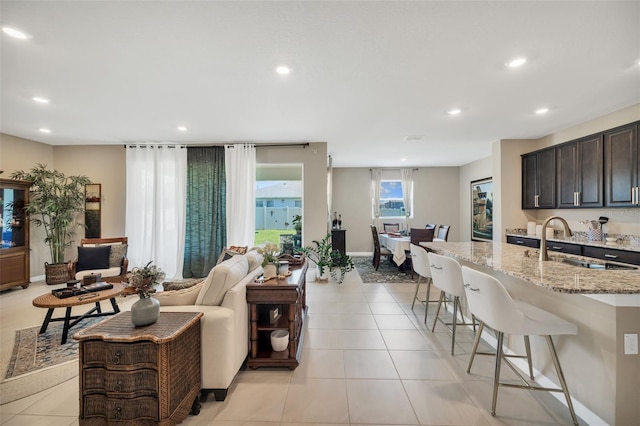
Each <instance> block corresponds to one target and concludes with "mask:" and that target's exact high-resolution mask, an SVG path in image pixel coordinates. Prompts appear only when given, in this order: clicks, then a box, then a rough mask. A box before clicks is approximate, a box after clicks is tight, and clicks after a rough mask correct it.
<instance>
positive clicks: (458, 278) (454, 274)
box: [425, 252, 476, 355]
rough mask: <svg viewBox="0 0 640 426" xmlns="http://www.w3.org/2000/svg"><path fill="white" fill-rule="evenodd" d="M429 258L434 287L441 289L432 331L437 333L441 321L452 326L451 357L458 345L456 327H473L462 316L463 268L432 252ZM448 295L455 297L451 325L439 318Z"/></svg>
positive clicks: (456, 262) (474, 325) (474, 324)
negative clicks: (437, 325)
mask: <svg viewBox="0 0 640 426" xmlns="http://www.w3.org/2000/svg"><path fill="white" fill-rule="evenodd" d="M427 256H428V257H429V267H430V269H431V278H432V280H433V285H434V286H435V287H437V288H439V289H440V299H439V300H438V308H437V309H436V317H435V318H434V320H433V327H431V331H432V332H433V331H435V329H436V324H437V322H438V321H440V322H441V323H442V324H444V325H445V326H448V325H451V327H452V328H451V355H453V354H454V353H453V352H454V348H455V343H456V326H458V325H471V324H469V323H466V322H465V321H464V316H462V306H461V305H460V298H461V297H463V296H464V295H465V293H464V287H463V282H462V271H461V269H460V268H461V266H460V264H459V263H458V261H456V260H455V259H452V258H450V257H446V256H442V255H439V254H435V253H432V252H429V253H427ZM446 294H449V295H450V296H453V320H452V322H451V323H446V322H444V321H443V320H442V319H440V317H439V316H440V307H441V306H442V303H444V302H445V300H446V299H445V295H446ZM445 309H446V307H445ZM458 310H459V311H460V318H461V319H462V322H458V319H457V316H458ZM472 319H473V321H472V324H473V330H474V331H475V329H476V323H475V318H473V317H472ZM425 323H426V317H425Z"/></svg>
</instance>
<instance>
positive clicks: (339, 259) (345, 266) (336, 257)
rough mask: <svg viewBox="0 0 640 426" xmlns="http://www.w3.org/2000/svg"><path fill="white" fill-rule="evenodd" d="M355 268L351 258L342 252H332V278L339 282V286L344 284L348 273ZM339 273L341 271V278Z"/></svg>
mask: <svg viewBox="0 0 640 426" xmlns="http://www.w3.org/2000/svg"><path fill="white" fill-rule="evenodd" d="M354 267H355V266H354V264H353V260H352V259H351V256H348V255H346V254H342V252H341V251H340V250H334V251H332V252H331V276H332V277H333V278H334V279H335V280H336V281H338V284H342V282H343V281H344V276H345V275H346V273H347V272H349V271H351V270H353V268H354ZM338 271H340V275H339V276H338Z"/></svg>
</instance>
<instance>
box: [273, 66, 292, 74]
mask: <svg viewBox="0 0 640 426" xmlns="http://www.w3.org/2000/svg"><path fill="white" fill-rule="evenodd" d="M276 72H277V73H278V74H280V75H287V74H290V73H291V68H290V67H289V66H288V65H278V66H277V67H276Z"/></svg>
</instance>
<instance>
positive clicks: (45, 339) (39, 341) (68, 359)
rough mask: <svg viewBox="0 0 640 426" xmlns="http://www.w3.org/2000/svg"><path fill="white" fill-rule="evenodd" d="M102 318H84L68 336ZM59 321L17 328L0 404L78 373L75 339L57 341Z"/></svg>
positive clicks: (3, 381) (3, 382) (22, 396)
mask: <svg viewBox="0 0 640 426" xmlns="http://www.w3.org/2000/svg"><path fill="white" fill-rule="evenodd" d="M103 319H104V318H87V319H85V320H83V321H82V322H81V323H80V324H77V325H76V326H75V327H73V328H72V329H71V335H73V333H75V332H77V331H78V330H81V329H83V328H86V327H89V326H90V325H93V324H95V323H97V322H99V321H101V320H103ZM62 327H63V324H62V322H53V323H50V324H49V327H48V328H47V331H46V333H44V334H38V332H39V331H40V326H39V325H38V326H34V327H29V328H23V329H21V330H17V331H16V336H15V343H14V346H13V353H12V355H11V359H10V360H9V363H8V366H7V369H6V372H5V373H4V376H3V380H2V382H1V383H0V404H6V403H7V402H11V401H15V400H16V399H20V398H24V397H25V396H29V395H32V394H34V393H37V392H40V391H43V390H45V389H48V388H50V387H52V386H55V385H57V384H59V383H62V382H64V381H66V380H69V379H71V378H73V377H75V376H77V375H78V372H79V370H78V368H79V367H78V342H77V341H76V340H74V339H73V338H71V335H70V336H69V338H68V339H67V343H65V344H64V345H61V344H60V340H61V338H62Z"/></svg>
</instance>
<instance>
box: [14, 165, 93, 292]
mask: <svg viewBox="0 0 640 426" xmlns="http://www.w3.org/2000/svg"><path fill="white" fill-rule="evenodd" d="M11 178H12V179H17V180H26V181H30V182H33V184H32V185H31V188H30V189H29V204H28V205H27V206H26V207H25V212H26V214H27V215H29V219H30V220H31V221H32V222H33V223H34V224H35V225H36V226H43V227H44V232H45V239H44V242H45V244H47V245H48V246H49V250H50V252H51V262H52V264H48V263H47V262H45V275H46V282H47V284H62V283H65V282H67V280H68V279H69V275H68V273H67V267H66V264H65V261H64V252H65V249H66V248H67V247H69V246H71V243H72V242H73V240H72V237H73V235H74V234H75V228H76V227H78V226H79V223H78V222H77V220H76V218H77V216H78V214H79V213H81V212H83V211H84V186H85V185H87V184H89V183H91V180H90V179H89V178H88V177H86V176H65V175H64V174H63V173H61V172H59V171H56V170H49V169H47V166H46V165H43V164H38V165H37V166H35V167H33V168H32V169H31V170H29V171H28V172H25V171H22V170H18V171H16V172H14V173H12V174H11Z"/></svg>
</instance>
